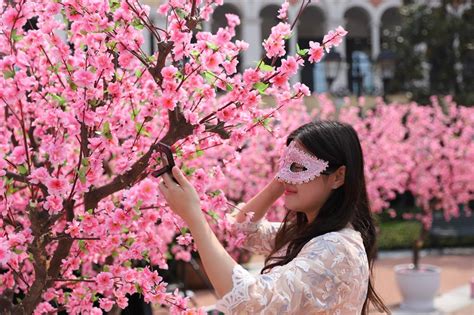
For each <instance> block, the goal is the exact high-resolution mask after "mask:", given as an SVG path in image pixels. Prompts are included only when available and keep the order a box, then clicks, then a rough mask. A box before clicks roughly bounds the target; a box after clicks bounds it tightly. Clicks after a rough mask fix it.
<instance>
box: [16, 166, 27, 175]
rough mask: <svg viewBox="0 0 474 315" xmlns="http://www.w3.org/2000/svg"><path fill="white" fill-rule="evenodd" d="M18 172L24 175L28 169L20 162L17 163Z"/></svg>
mask: <svg viewBox="0 0 474 315" xmlns="http://www.w3.org/2000/svg"><path fill="white" fill-rule="evenodd" d="M18 172H19V173H20V174H21V175H25V174H26V173H27V172H28V170H27V168H26V167H25V165H23V164H21V165H18Z"/></svg>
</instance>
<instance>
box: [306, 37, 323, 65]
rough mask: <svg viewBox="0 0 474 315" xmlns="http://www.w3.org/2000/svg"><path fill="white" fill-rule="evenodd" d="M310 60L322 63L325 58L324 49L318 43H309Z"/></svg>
mask: <svg viewBox="0 0 474 315" xmlns="http://www.w3.org/2000/svg"><path fill="white" fill-rule="evenodd" d="M309 47H310V48H309V58H308V60H309V61H310V62H320V61H321V59H322V58H323V56H324V47H323V46H321V45H320V44H319V43H318V42H313V41H310V42H309Z"/></svg>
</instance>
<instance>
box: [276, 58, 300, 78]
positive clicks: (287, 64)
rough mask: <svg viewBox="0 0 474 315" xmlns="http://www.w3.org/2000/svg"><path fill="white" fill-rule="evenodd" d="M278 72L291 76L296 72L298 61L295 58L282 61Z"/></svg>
mask: <svg viewBox="0 0 474 315" xmlns="http://www.w3.org/2000/svg"><path fill="white" fill-rule="evenodd" d="M280 71H281V73H282V74H286V75H293V74H295V73H296V72H297V71H298V61H297V60H296V58H295V57H288V58H287V59H284V60H282V62H281V67H280Z"/></svg>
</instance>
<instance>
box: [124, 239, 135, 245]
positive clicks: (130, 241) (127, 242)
mask: <svg viewBox="0 0 474 315" xmlns="http://www.w3.org/2000/svg"><path fill="white" fill-rule="evenodd" d="M133 243H135V239H134V238H133V237H130V238H127V241H126V242H125V244H126V245H127V246H128V247H130V246H132V244H133Z"/></svg>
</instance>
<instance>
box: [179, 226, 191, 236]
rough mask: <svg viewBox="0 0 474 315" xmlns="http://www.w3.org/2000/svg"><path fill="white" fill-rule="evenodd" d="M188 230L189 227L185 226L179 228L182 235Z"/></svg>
mask: <svg viewBox="0 0 474 315" xmlns="http://www.w3.org/2000/svg"><path fill="white" fill-rule="evenodd" d="M188 231H189V229H188V228H187V227H185V226H184V227H182V228H181V234H182V235H184V234H186V233H188Z"/></svg>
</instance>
